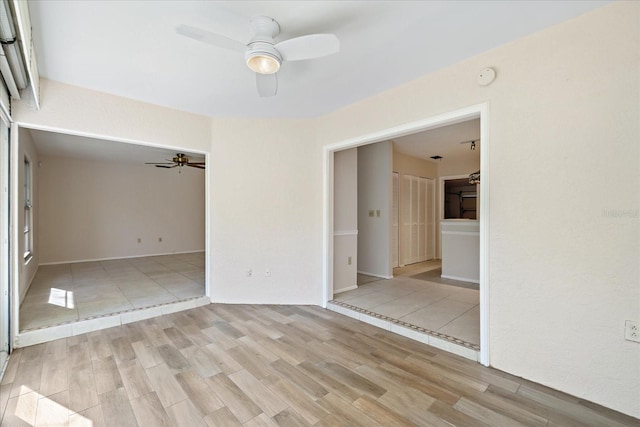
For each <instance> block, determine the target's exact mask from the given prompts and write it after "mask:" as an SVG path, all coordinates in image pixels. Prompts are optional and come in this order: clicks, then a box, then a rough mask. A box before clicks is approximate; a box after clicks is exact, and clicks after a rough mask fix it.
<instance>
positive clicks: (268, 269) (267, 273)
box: [264, 268, 271, 277]
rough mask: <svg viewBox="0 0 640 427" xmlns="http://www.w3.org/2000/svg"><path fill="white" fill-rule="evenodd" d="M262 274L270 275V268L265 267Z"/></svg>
mask: <svg viewBox="0 0 640 427" xmlns="http://www.w3.org/2000/svg"><path fill="white" fill-rule="evenodd" d="M264 275H265V276H267V277H271V269H270V268H267V269H266V270H265V271H264Z"/></svg>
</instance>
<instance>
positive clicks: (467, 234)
mask: <svg viewBox="0 0 640 427" xmlns="http://www.w3.org/2000/svg"><path fill="white" fill-rule="evenodd" d="M440 233H441V234H455V235H462V236H477V235H479V234H480V232H479V231H441V232H440Z"/></svg>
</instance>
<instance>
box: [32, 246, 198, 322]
mask: <svg viewBox="0 0 640 427" xmlns="http://www.w3.org/2000/svg"><path fill="white" fill-rule="evenodd" d="M204 294H205V253H204V252H194V253H183V254H175V255H159V256H148V257H140V258H127V259H117V260H108V261H91V262H78V263H70V264H55V265H42V266H40V267H39V268H38V272H37V273H36V275H35V277H34V279H33V281H32V283H31V286H30V287H29V290H28V291H27V295H26V296H25V298H24V301H23V302H22V304H21V305H20V331H21V332H22V331H28V330H33V329H39V328H43V327H48V326H54V325H60V324H65V323H69V322H74V321H78V320H83V319H90V318H94V317H98V316H103V315H108V314H114V313H120V312H125V311H129V310H134V309H140V308H146V307H152V306H155V305H158V304H167V303H172V302H177V301H182V300H185V299H190V298H195V297H198V296H203V295H204Z"/></svg>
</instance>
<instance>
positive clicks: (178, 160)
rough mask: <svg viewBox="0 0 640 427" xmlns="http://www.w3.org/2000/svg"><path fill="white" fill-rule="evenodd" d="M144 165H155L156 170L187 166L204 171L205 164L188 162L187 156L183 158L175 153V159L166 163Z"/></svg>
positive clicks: (181, 154) (182, 155) (180, 154)
mask: <svg viewBox="0 0 640 427" xmlns="http://www.w3.org/2000/svg"><path fill="white" fill-rule="evenodd" d="M145 165H155V167H157V168H166V169H171V168H177V167H183V166H189V167H192V168H197V169H204V168H205V162H191V161H190V160H189V158H188V157H187V156H185V155H184V154H183V153H177V154H176V157H174V158H173V159H171V160H169V159H167V161H166V162H162V163H145Z"/></svg>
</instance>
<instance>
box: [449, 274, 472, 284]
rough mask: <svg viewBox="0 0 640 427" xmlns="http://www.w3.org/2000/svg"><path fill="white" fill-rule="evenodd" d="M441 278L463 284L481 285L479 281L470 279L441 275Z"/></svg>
mask: <svg viewBox="0 0 640 427" xmlns="http://www.w3.org/2000/svg"><path fill="white" fill-rule="evenodd" d="M440 277H442V278H443V279H451V280H459V281H461V282H470V283H480V281H479V280H478V279H470V278H468V277H460V276H448V275H444V274H441V275H440Z"/></svg>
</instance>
